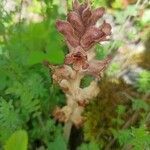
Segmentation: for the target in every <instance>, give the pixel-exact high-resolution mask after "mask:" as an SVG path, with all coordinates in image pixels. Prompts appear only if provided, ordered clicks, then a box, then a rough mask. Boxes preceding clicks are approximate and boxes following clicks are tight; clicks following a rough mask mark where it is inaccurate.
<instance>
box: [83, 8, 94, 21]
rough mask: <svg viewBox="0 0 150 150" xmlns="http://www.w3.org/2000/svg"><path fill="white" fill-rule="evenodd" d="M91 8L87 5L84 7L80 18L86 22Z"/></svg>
mask: <svg viewBox="0 0 150 150" xmlns="http://www.w3.org/2000/svg"><path fill="white" fill-rule="evenodd" d="M91 14H92V12H91V10H90V7H89V6H88V7H87V8H86V9H84V10H83V12H82V20H83V22H84V23H85V24H86V22H87V20H88V19H89V18H90V17H91Z"/></svg>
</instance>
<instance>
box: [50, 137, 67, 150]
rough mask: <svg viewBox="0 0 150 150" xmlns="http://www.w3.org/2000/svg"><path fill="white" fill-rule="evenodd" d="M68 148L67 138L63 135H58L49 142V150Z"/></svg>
mask: <svg viewBox="0 0 150 150" xmlns="http://www.w3.org/2000/svg"><path fill="white" fill-rule="evenodd" d="M59 149H61V150H67V145H66V142H65V139H64V138H63V136H62V135H60V134H59V135H57V137H56V139H55V140H54V142H51V143H49V146H48V150H59Z"/></svg>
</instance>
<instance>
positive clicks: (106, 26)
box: [100, 22, 111, 35]
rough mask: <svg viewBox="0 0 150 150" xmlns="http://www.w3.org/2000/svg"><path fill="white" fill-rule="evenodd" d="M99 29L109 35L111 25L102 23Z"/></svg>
mask: <svg viewBox="0 0 150 150" xmlns="http://www.w3.org/2000/svg"><path fill="white" fill-rule="evenodd" d="M100 28H101V30H102V31H103V32H104V33H105V34H106V35H110V34H111V25H110V24H109V23H106V22H104V23H103V24H102V27H100Z"/></svg>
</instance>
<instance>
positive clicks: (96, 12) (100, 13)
mask: <svg viewBox="0 0 150 150" xmlns="http://www.w3.org/2000/svg"><path fill="white" fill-rule="evenodd" d="M104 13H105V9H104V8H103V7H100V8H97V9H95V10H94V11H93V12H92V15H91V17H90V19H89V25H95V24H96V22H97V21H98V20H99V19H100V18H101V17H102V16H103V14H104Z"/></svg>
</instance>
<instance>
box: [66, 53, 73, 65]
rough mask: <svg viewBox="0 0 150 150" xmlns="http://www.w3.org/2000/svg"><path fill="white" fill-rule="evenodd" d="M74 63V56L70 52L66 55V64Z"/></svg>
mask: <svg viewBox="0 0 150 150" xmlns="http://www.w3.org/2000/svg"><path fill="white" fill-rule="evenodd" d="M72 63H73V58H72V54H68V55H66V57H65V64H68V65H69V64H72Z"/></svg>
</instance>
